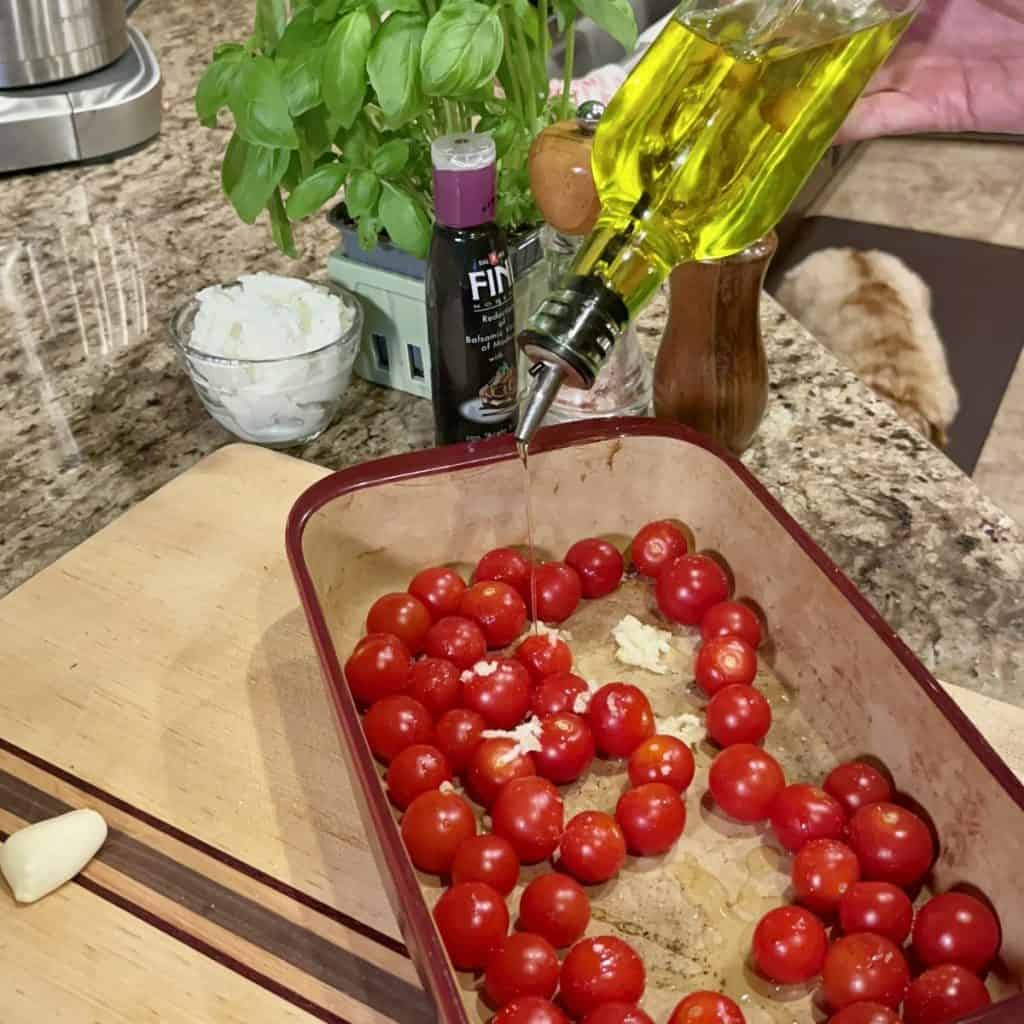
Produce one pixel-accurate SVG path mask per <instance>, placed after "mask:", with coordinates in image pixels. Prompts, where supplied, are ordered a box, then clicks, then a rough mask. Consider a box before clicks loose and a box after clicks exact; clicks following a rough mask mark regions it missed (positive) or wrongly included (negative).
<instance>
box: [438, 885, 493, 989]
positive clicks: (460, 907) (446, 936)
mask: <svg viewBox="0 0 1024 1024" xmlns="http://www.w3.org/2000/svg"><path fill="white" fill-rule="evenodd" d="M434 921H435V923H436V924H437V930H438V931H439V932H440V933H441V941H442V942H443V943H444V948H445V949H446V950H448V956H449V957H451V961H452V963H453V964H454V965H455V966H456V967H457V968H458V969H459V970H460V971H475V970H478V969H479V968H481V967H483V966H485V965H486V963H487V961H488V960H490V958H491V955H492V954H493V953H494V951H495V950H496V949H497V948H498V946H499V945H500V943H501V940H502V939H504V938H505V933H506V932H507V931H508V907H506V906H505V898H504V897H503V896H502V895H501V893H500V892H498V891H497V890H495V889H492V888H491V887H490V886H489V885H487V884H486V883H485V882H463V883H461V884H460V885H453V886H452V887H451V888H450V889H447V890H445V892H444V893H443V894H442V895H441V898H440V899H439V900H438V901H437V903H436V905H435V906H434Z"/></svg>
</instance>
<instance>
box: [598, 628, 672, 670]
mask: <svg viewBox="0 0 1024 1024" xmlns="http://www.w3.org/2000/svg"><path fill="white" fill-rule="evenodd" d="M612 637H613V638H614V640H615V643H616V645H617V647H618V649H617V650H616V652H615V657H616V658H617V659H618V660H619V661H621V662H622V664H623V665H634V666H636V667H637V668H644V669H647V671H648V672H655V673H657V674H658V675H659V676H663V675H665V673H666V672H668V666H667V665H666V664H665V663H664V661H663V660H662V658H663V657H664V656H665V655H666V654H668V652H669V651H670V650H671V649H672V634H671V633H669V632H667V631H666V630H664V629H658V628H657V627H656V626H648V625H647V624H646V623H643V622H641V621H640V620H639V619H638V618H636V616H635V615H627V616H626V617H625V618H623V619H622V620H620V622H619V623H618V624H617V625H616V626H615V628H614V629H612Z"/></svg>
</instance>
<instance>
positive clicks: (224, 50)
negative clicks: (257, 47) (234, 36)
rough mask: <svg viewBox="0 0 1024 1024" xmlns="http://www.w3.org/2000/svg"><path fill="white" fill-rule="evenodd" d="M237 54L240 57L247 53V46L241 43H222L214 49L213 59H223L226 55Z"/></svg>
mask: <svg viewBox="0 0 1024 1024" xmlns="http://www.w3.org/2000/svg"><path fill="white" fill-rule="evenodd" d="M231 54H237V55H238V56H239V57H242V56H244V55H245V47H244V46H243V45H242V44H241V43H221V44H220V45H219V46H215V47H214V49H213V59H214V60H223V59H224V58H225V57H229V56H231Z"/></svg>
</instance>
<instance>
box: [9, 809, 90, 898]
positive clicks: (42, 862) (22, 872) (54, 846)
mask: <svg viewBox="0 0 1024 1024" xmlns="http://www.w3.org/2000/svg"><path fill="white" fill-rule="evenodd" d="M106 838H107V823H106V822H105V821H104V820H103V817H102V815H100V814H99V813H98V812H97V811H93V810H89V809H84V810H80V811H69V812H68V813H67V814H61V815H58V816H57V817H56V818H50V819H48V820H47V821H37V822H36V823H35V824H34V825H28V826H27V827H26V828H23V829H20V830H19V831H17V832H15V833H14V834H13V835H12V836H11V837H10V838H9V839H8V840H7V842H6V843H4V844H3V846H0V873H2V874H3V876H4V878H6V879H7V884H8V885H9V886H10V887H11V892H13V893H14V898H15V899H16V900H17V901H18V902H19V903H35V901H36V900H40V899H42V898H43V897H44V896H46V895H48V894H49V893H51V892H53V890H54V889H58V888H60V886H62V885H63V884H64V883H65V882H68V881H70V880H71V879H72V878H74V877H75V875H77V874H78V872H79V871H81V870H82V868H84V867H85V865H86V864H88V863H89V861H90V860H92V858H93V857H94V856H95V855H96V851H97V850H99V848H100V847H101V846H102V845H103V842H104V840H105V839H106Z"/></svg>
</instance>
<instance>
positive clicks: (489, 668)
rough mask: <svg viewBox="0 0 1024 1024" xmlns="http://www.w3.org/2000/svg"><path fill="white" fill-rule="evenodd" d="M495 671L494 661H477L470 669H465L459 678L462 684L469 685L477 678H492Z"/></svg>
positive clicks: (496, 664)
mask: <svg viewBox="0 0 1024 1024" xmlns="http://www.w3.org/2000/svg"><path fill="white" fill-rule="evenodd" d="M497 671H498V663H497V662H496V661H478V662H477V663H476V664H475V665H474V666H473V667H472V668H467V669H466V670H465V671H464V672H463V673H462V675H461V676H459V678H460V679H461V680H462V681H463V682H464V683H471V682H473V680H474V679H476V678H477V676H485V677H486V676H493V675H494V673H495V672H497Z"/></svg>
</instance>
